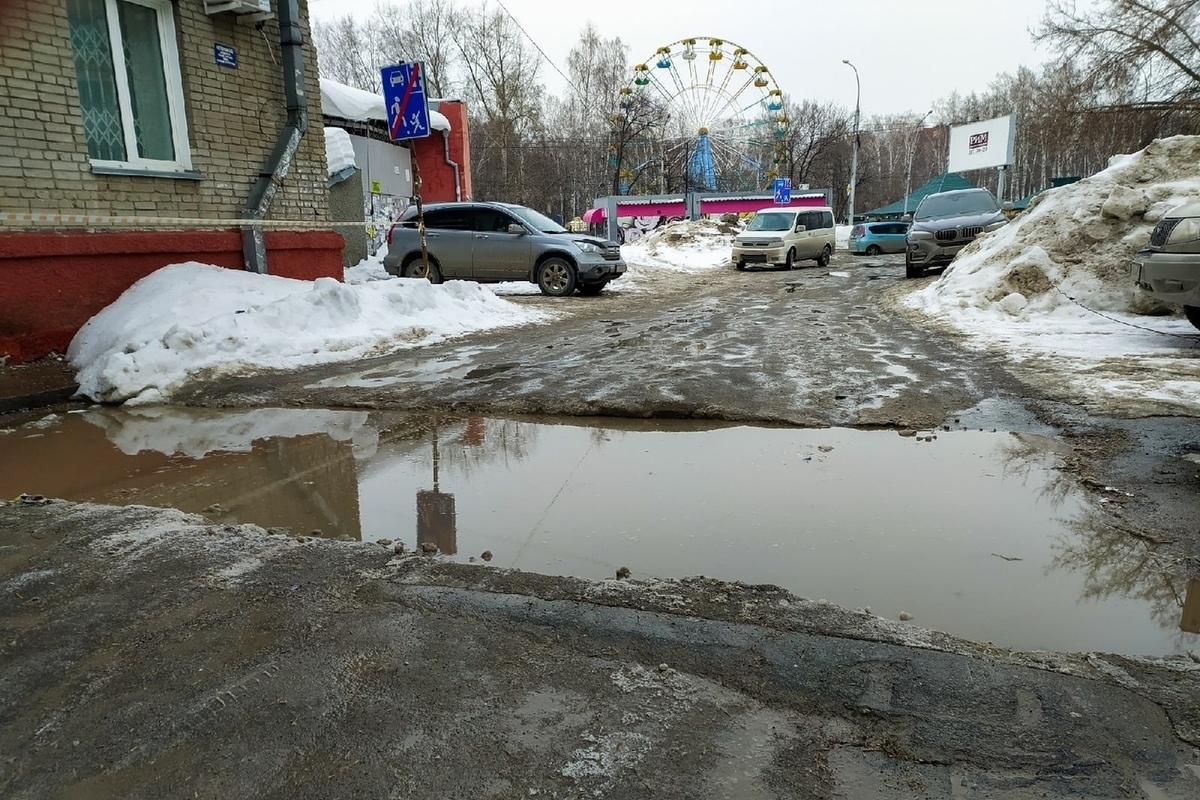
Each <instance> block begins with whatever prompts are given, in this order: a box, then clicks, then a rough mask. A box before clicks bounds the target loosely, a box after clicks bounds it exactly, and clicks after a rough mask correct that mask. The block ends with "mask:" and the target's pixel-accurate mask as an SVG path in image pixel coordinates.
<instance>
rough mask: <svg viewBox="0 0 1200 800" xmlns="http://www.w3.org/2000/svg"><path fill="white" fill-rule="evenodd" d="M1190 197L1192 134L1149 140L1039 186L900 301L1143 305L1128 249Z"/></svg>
mask: <svg viewBox="0 0 1200 800" xmlns="http://www.w3.org/2000/svg"><path fill="white" fill-rule="evenodd" d="M1197 199H1200V136H1175V137H1172V138H1169V139H1159V140H1156V141H1154V142H1152V143H1151V144H1150V145H1149V146H1148V147H1147V148H1146V149H1144V150H1142V151H1140V152H1138V153H1135V154H1133V155H1127V156H1116V157H1114V158H1113V159H1111V161H1110V162H1109V167H1108V169H1105V170H1104V171H1102V172H1099V173H1097V174H1095V175H1093V176H1091V177H1089V178H1085V179H1083V180H1081V181H1079V182H1078V183H1073V184H1069V185H1067V186H1061V187H1058V188H1056V189H1051V190H1048V191H1046V192H1044V193H1043V194H1042V195H1040V196H1039V197H1038V198H1036V199H1035V200H1034V202H1033V203H1032V204H1030V207H1029V209H1028V210H1027V211H1026V212H1025V213H1023V214H1021V215H1019V216H1018V217H1017V218H1016V219H1014V220H1013V221H1012V222H1011V223H1010V224H1008V225H1006V226H1005V227H1004V228H1001V229H1000V230H999V231H996V232H995V233H993V234H991V235H990V236H984V237H982V238H980V239H978V240H976V241H975V242H973V243H972V244H970V245H968V246H967V247H966V248H964V249H963V251H962V252H961V253H960V254H959V255H958V257H957V258H956V259H955V260H954V263H953V264H951V265H950V267H948V268H947V269H946V271H945V273H944V274H943V275H942V277H941V279H940V280H938V281H936V282H935V283H933V284H931V285H930V286H929V287H927V288H926V289H924V290H923V291H920V292H916V293H914V294H913V295H912V296H911V297H910V299H909V303H910V304H911V305H912V306H914V307H916V308H919V309H921V310H923V311H926V312H928V313H931V314H944V313H945V312H947V311H952V310H954V309H967V308H975V309H982V310H998V311H1001V312H1003V313H1004V314H1006V315H1010V316H1014V317H1020V318H1023V319H1028V318H1031V317H1032V316H1034V315H1037V314H1042V313H1045V312H1050V311H1054V310H1055V309H1057V308H1059V307H1062V306H1069V305H1071V301H1070V300H1069V299H1068V296H1069V297H1073V298H1075V299H1076V300H1077V301H1078V302H1079V303H1081V304H1083V305H1085V306H1087V307H1088V308H1092V309H1096V310H1099V311H1105V312H1133V313H1138V312H1141V313H1146V312H1150V311H1152V310H1154V309H1155V308H1156V307H1157V306H1158V305H1159V304H1158V303H1156V302H1155V301H1154V300H1153V298H1150V297H1148V296H1146V295H1144V294H1142V293H1140V292H1139V291H1138V289H1137V287H1136V286H1134V283H1133V281H1132V279H1131V278H1130V275H1129V269H1130V264H1131V262H1132V260H1133V255H1134V253H1135V252H1137V251H1138V250H1139V249H1141V248H1142V247H1144V246H1145V245H1146V243H1147V241H1148V240H1149V238H1150V231H1151V229H1152V228H1153V227H1154V224H1155V223H1156V222H1158V221H1159V220H1160V219H1162V218H1163V216H1164V215H1165V214H1166V213H1167V212H1168V211H1169V210H1171V209H1172V208H1174V207H1175V206H1178V205H1181V204H1183V203H1185V202H1188V201H1193V200H1197ZM1060 290H1061V291H1060Z"/></svg>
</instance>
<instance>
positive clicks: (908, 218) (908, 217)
mask: <svg viewBox="0 0 1200 800" xmlns="http://www.w3.org/2000/svg"><path fill="white" fill-rule="evenodd" d="M900 219H901V220H903V221H904V222H912V214H905V215H904V216H903V217H901V218H900Z"/></svg>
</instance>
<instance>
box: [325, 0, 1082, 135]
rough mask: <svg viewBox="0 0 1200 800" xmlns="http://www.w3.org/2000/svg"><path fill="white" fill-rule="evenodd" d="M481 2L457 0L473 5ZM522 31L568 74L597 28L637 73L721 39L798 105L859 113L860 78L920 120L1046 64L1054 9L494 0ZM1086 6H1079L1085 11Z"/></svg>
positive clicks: (351, 6)
mask: <svg viewBox="0 0 1200 800" xmlns="http://www.w3.org/2000/svg"><path fill="white" fill-rule="evenodd" d="M477 1H478V0H460V5H464V6H472V5H475V4H476V2H477ZM380 2H383V3H384V4H385V5H395V6H397V7H403V6H404V5H405V3H406V0H309V8H310V10H311V14H312V17H313V19H314V20H318V21H324V22H327V21H330V20H331V19H335V18H337V17H340V16H343V15H345V14H353V15H354V16H356V17H359V18H361V19H365V18H366V17H367V16H369V15H370V13H371V11H372V10H373V9H374V8H375V6H376V5H377V4H378V3H380ZM488 2H489V4H490V5H492V6H493V7H496V6H497V5H498V4H502V5H503V7H504V8H507V9H508V11H509V12H510V13H511V14H512V15H513V16H514V17H515V18H516V19H517V21H518V22H520V24H521V26H522V27H523V28H524V29H525V31H526V32H527V33H528V34H529V36H530V37H531V38H532V39H533V40H534V41H535V42H536V43H537V44H538V45H539V46H540V47H541V48H542V50H544V51H545V52H546V55H547V56H549V58H550V59H551V60H553V61H554V63H556V64H557V65H558V67H559V68H560V69H562V71H563V72H566V57H567V53H568V52H569V51H570V49H571V47H572V46H573V45H574V44H575V43H576V42H577V41H578V38H579V32H580V31H581V30H582V29H583V27H584V25H586V24H587V22H588V21H589V20H590V21H592V22H594V23H595V24H596V26H597V28H598V29H599V30H600V33H601V34H602V35H603V36H605V37H614V36H619V37H620V38H621V39H622V40H623V41H624V42H625V43H626V44H627V45H629V56H630V59H631V66H632V64H633V63H638V62H643V61H648V60H650V57H651V56H652V55H653V53H654V51H655V50H656V49H657V48H659V47H660V46H663V45H670V44H672V43H674V42H678V41H679V40H681V39H684V38H689V37H694V38H709V37H717V38H720V39H723V40H725V41H726V42H730V43H733V44H736V45H738V46H741V47H744V48H746V49H747V50H749V51H750V52H751V53H753V54H754V55H755V56H756V57H757V58H758V60H759V61H761V62H762V63H763V64H765V65H766V66H767V67H768V68H769V69H770V70H771V73H772V74H773V75H774V76H775V80H776V81H777V82H778V83H779V86H780V88H781V89H783V91H784V92H787V93H788V94H789V95H791V96H792V97H793V98H794V99H800V100H803V99H812V100H816V101H820V102H827V101H832V102H836V103H840V104H842V105H844V106H845V107H846V108H848V109H853V108H854V99H855V83H854V72H853V70H851V69H850V67H848V66H846V65H845V64H843V63H842V59H849V60H850V61H851V62H852V63H853V64H854V66H855V67H857V68H858V74H859V79H860V81H861V84H862V97H861V104H862V114H863V116H864V118H865V117H869V116H871V115H872V114H885V113H893V112H908V111H911V112H914V113H916V114H923V113H925V112H926V111H928V110H929V108H930V106H931V104H932V103H933V101H935V100H937V99H939V98H942V97H945V96H947V95H949V94H950V92H952V91H954V90H956V89H957V90H958V91H959V92H963V93H969V92H971V91H977V92H982V91H985V90H986V89H987V87H988V84H989V83H990V82H991V81H992V79H994V78H995V76H996V75H997V74H999V73H1001V72H1014V71H1015V70H1016V69H1017V68H1018V67H1019V66H1021V65H1029V66H1035V65H1037V64H1040V63H1041V62H1043V61H1045V60H1046V59H1047V58H1048V54H1047V53H1046V52H1044V50H1039V49H1037V48H1035V47H1034V45H1033V42H1032V41H1031V39H1030V35H1029V30H1030V28H1032V27H1035V26H1036V25H1037V24H1038V23H1039V22H1040V20H1041V18H1042V15H1043V12H1044V10H1045V5H1046V2H1045V0H988V1H987V2H969V1H968V0H824V1H822V2H818V1H817V0H755V2H746V1H745V0H743V2H738V0H686V1H684V2H681V1H680V0H658V2H655V1H654V0H637V2H630V0H607V2H604V1H603V0H601V1H600V2H579V1H578V0H488ZM1088 2H1089V0H1080V5H1081V6H1084V5H1087V4H1088ZM539 74H540V76H541V80H542V82H543V83H544V85H545V86H546V87H547V89H548V90H550V91H551V92H553V93H555V94H561V93H562V91H563V88H564V86H565V82H564V81H563V79H562V78H561V77H560V76H559V74H558V73H557V72H556V71H555V70H554V69H553V68H552V67H551V66H549V65H548V64H546V63H542V65H541V69H540V73H539Z"/></svg>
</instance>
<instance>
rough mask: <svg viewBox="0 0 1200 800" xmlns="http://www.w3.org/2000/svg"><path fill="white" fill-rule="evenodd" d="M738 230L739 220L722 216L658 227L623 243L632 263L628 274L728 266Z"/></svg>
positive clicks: (624, 254) (623, 248)
mask: <svg viewBox="0 0 1200 800" xmlns="http://www.w3.org/2000/svg"><path fill="white" fill-rule="evenodd" d="M737 231H738V226H737V224H736V223H732V222H727V221H723V220H718V219H698V220H694V221H693V220H682V221H679V222H672V223H670V224H668V225H664V226H662V227H661V228H655V229H654V230H652V231H650V232H649V233H647V234H646V235H645V236H643V237H641V238H639V239H638V240H637V241H636V242H634V243H632V244H626V245H622V247H621V255H622V256H623V257H624V259H625V263H626V264H628V265H629V275H627V276H626V277H635V278H636V277H637V276H638V275H641V274H644V273H646V272H652V271H654V270H663V269H665V270H672V271H674V272H698V271H700V270H706V269H712V268H714V267H722V266H727V265H728V264H729V254H730V252H731V250H732V248H733V237H734V235H735V234H736V233H737ZM622 280H624V279H622ZM614 285H615V284H614Z"/></svg>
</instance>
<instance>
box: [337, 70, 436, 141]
mask: <svg viewBox="0 0 1200 800" xmlns="http://www.w3.org/2000/svg"><path fill="white" fill-rule="evenodd" d="M321 108H322V109H323V110H324V112H325V115H326V116H330V117H341V118H342V119H348V120H353V121H355V122H371V121H376V122H387V109H386V108H385V107H384V103H383V95H381V94H375V93H374V92H367V91H364V90H362V89H355V88H354V87H353V86H347V85H346V84H344V83H338V82H337V81H332V80H330V79H329V78H321ZM429 127H431V128H433V129H434V130H435V131H441V132H442V133H449V132H450V120H449V119H447V118H446V115H445V114H442V113H441V112H439V111H434V110H433V109H432V108H431V109H429Z"/></svg>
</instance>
